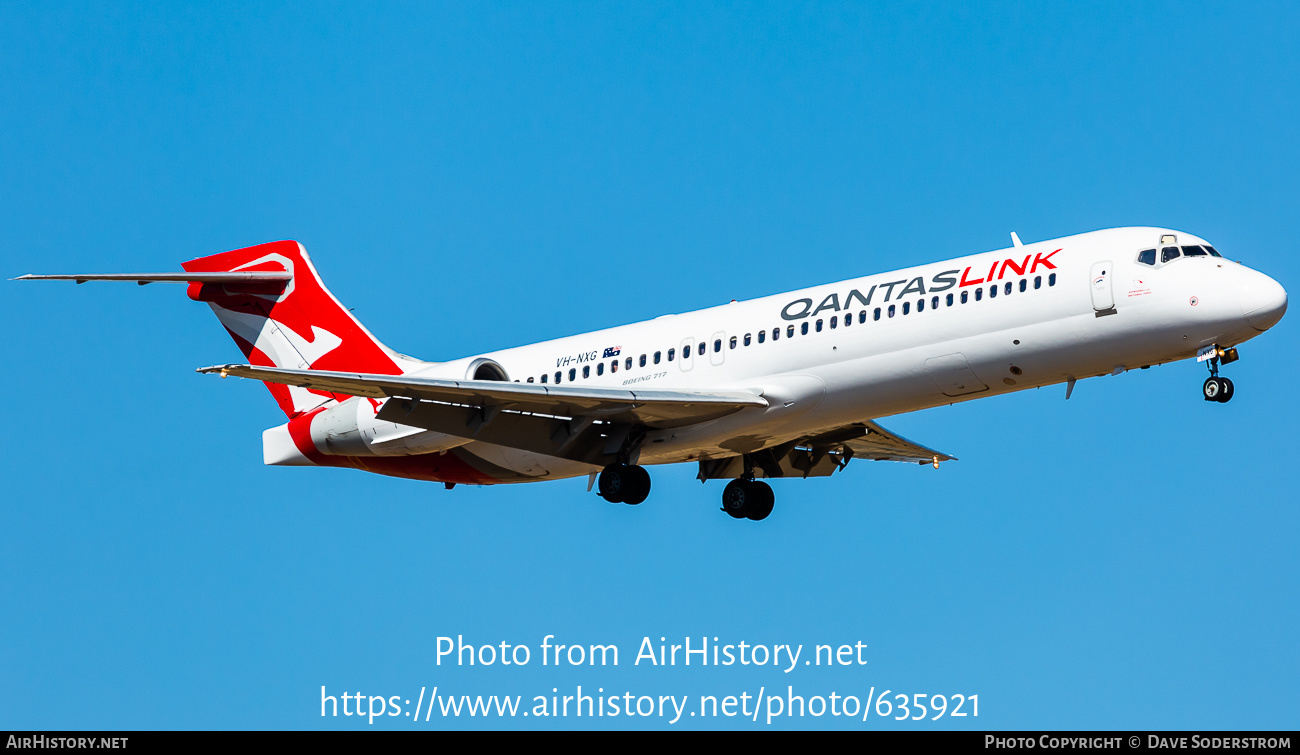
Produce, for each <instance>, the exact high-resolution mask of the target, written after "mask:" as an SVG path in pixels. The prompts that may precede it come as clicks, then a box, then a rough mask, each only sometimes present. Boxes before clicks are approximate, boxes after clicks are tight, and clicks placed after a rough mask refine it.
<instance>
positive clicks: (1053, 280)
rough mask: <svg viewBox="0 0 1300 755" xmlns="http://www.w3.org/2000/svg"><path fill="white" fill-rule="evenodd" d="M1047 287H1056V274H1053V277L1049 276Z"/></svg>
mask: <svg viewBox="0 0 1300 755" xmlns="http://www.w3.org/2000/svg"><path fill="white" fill-rule="evenodd" d="M1047 285H1049V286H1055V285H1056V273H1052V274H1051V275H1049V276H1047Z"/></svg>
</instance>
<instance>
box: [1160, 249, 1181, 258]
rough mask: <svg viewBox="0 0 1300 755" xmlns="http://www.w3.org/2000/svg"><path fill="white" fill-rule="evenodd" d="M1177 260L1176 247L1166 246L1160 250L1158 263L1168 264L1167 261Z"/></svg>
mask: <svg viewBox="0 0 1300 755" xmlns="http://www.w3.org/2000/svg"><path fill="white" fill-rule="evenodd" d="M1176 259H1178V247H1176V246H1167V247H1165V248H1163V249H1161V250H1160V261H1161V262H1168V261H1169V260H1176Z"/></svg>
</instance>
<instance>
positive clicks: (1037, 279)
mask: <svg viewBox="0 0 1300 755" xmlns="http://www.w3.org/2000/svg"><path fill="white" fill-rule="evenodd" d="M1042 287H1043V276H1041V275H1035V276H1034V288H1042Z"/></svg>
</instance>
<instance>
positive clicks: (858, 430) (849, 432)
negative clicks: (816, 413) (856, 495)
mask: <svg viewBox="0 0 1300 755" xmlns="http://www.w3.org/2000/svg"><path fill="white" fill-rule="evenodd" d="M808 444H809V446H811V447H813V448H818V447H832V448H834V447H836V446H838V447H839V448H841V449H848V451H851V452H852V453H851V454H849V456H850V458H858V457H861V458H864V459H871V460H873V461H910V462H915V463H917V464H932V463H935V462H940V461H956V460H957V457H955V456H949V455H948V454H946V453H943V452H942V451H936V450H934V449H933V448H926V447H925V446H922V445H920V444H919V443H914V442H912V441H910V440H908V439H907V438H904V437H903V436H901V435H895V434H894V433H891V432H889V431H888V430H886V429H885V428H883V427H881V426H880V425H877V424H876V423H875V422H862V423H858V424H854V425H848V426H847V427H843V428H840V429H839V430H834V431H831V432H829V433H823V434H822V435H818V436H817V437H815V438H810V439H809V440H808Z"/></svg>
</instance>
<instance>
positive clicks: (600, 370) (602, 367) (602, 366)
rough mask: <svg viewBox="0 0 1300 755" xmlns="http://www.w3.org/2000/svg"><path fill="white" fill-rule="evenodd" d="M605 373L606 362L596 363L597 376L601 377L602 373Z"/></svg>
mask: <svg viewBox="0 0 1300 755" xmlns="http://www.w3.org/2000/svg"><path fill="white" fill-rule="evenodd" d="M604 374H605V363H604V362H601V363H600V364H598V365H596V377H600V376H601V375H604Z"/></svg>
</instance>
